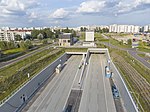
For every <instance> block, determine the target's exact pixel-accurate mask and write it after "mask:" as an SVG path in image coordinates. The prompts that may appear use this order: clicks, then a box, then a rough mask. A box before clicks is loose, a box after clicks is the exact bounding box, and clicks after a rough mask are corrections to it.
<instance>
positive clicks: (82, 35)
mask: <svg viewBox="0 0 150 112" xmlns="http://www.w3.org/2000/svg"><path fill="white" fill-rule="evenodd" d="M79 40H85V32H81V36H80V37H79Z"/></svg>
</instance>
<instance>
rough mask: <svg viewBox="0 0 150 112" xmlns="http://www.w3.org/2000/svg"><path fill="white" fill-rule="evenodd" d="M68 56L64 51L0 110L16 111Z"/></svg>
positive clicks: (1, 111) (3, 111)
mask: <svg viewBox="0 0 150 112" xmlns="http://www.w3.org/2000/svg"><path fill="white" fill-rule="evenodd" d="M68 58H69V56H68V55H67V54H66V53H65V54H63V55H62V56H61V57H60V58H58V59H57V60H56V61H54V62H53V63H52V64H50V65H49V66H47V67H46V68H45V69H44V70H42V71H41V72H40V73H39V74H38V75H36V76H35V77H33V78H32V79H31V80H30V81H29V82H28V83H26V84H25V85H24V86H23V87H22V88H20V89H19V90H18V91H17V92H16V93H15V94H14V95H13V96H12V97H10V98H9V99H8V100H6V101H5V102H4V103H3V104H2V105H1V106H0V112H18V111H20V110H21V108H22V107H23V106H24V105H25V104H26V102H28V101H29V100H30V99H31V98H32V96H33V95H34V93H36V91H37V90H38V89H39V88H40V87H41V85H42V84H43V83H44V82H45V81H46V80H47V79H48V78H49V77H50V76H51V75H52V74H53V73H54V72H55V68H56V67H57V65H58V64H61V65H63V64H64V63H65V62H66V61H67V59H68Z"/></svg>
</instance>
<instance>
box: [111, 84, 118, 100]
mask: <svg viewBox="0 0 150 112" xmlns="http://www.w3.org/2000/svg"><path fill="white" fill-rule="evenodd" d="M112 93H113V97H114V98H119V91H118V89H117V88H116V86H115V85H113V86H112Z"/></svg>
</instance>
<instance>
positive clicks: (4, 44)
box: [0, 39, 33, 51]
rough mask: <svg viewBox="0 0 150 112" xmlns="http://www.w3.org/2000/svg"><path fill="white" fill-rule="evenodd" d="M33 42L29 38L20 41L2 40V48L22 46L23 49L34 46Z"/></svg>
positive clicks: (0, 48)
mask: <svg viewBox="0 0 150 112" xmlns="http://www.w3.org/2000/svg"><path fill="white" fill-rule="evenodd" d="M32 47H33V46H32V43H31V41H30V40H29V39H26V40H25V41H24V40H21V41H20V42H14V41H0V50H2V51H4V50H9V49H14V48H21V49H22V50H23V51H25V50H28V49H30V48H32Z"/></svg>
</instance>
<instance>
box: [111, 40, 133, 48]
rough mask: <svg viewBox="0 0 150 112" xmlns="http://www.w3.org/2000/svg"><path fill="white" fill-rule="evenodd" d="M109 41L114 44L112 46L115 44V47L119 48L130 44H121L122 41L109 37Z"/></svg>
mask: <svg viewBox="0 0 150 112" xmlns="http://www.w3.org/2000/svg"><path fill="white" fill-rule="evenodd" d="M109 42H110V43H111V44H112V45H114V46H117V47H120V48H131V45H125V44H123V43H122V42H119V41H117V40H115V39H113V38H110V39H109Z"/></svg>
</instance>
